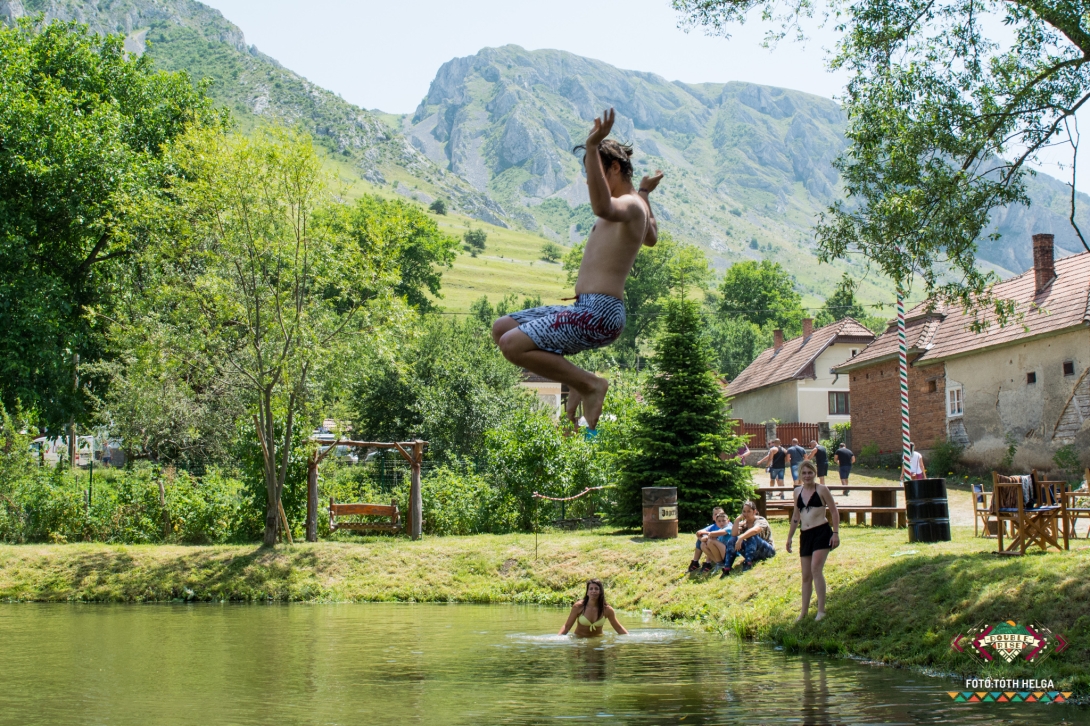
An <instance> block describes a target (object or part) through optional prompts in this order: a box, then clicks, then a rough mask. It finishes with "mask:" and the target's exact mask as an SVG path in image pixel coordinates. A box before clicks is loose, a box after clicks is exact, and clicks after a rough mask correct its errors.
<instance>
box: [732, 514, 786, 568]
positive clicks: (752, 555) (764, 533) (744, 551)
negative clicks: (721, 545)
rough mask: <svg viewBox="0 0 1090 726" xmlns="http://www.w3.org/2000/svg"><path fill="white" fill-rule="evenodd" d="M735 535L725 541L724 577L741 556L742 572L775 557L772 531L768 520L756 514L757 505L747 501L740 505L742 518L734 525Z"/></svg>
mask: <svg viewBox="0 0 1090 726" xmlns="http://www.w3.org/2000/svg"><path fill="white" fill-rule="evenodd" d="M734 532H735V534H734V535H733V536H732V537H730V538H729V539H728V540H727V556H726V557H725V558H724V560H723V574H722V577H726V576H727V575H729V574H730V569H731V567H733V566H734V559H735V558H736V557H737V556H738V555H739V554H740V555H742V572H745V571H746V570H748V569H749V568H751V567H752V566H753V565H754V564H755V563H757V562H760V561H761V560H767V559H769V558H772V557H775V556H776V548H775V547H774V546H773V544H772V529H771V528H769V526H768V520H767V519H765V518H764V517H762V516H760V515H759V514H757V505H756V504H754V503H753V502H751V501H747V502H746V503H745V504H743V505H742V516H741V517H739V518H738V521H736V522H735V523H734Z"/></svg>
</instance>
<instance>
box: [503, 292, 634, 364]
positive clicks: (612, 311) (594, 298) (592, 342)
mask: <svg viewBox="0 0 1090 726" xmlns="http://www.w3.org/2000/svg"><path fill="white" fill-rule="evenodd" d="M510 315H511V317H512V318H514V320H515V322H516V323H518V324H519V330H521V331H522V332H524V333H526V335H528V336H529V337H530V340H532V341H534V345H536V346H537V347H538V348H539V349H540V350H543V351H546V352H547V353H556V354H557V355H573V354H575V353H581V352H582V351H584V350H592V349H594V348H601V347H602V346H604V345H609V344H610V343H612V342H613V341H615V340H617V338H619V337H620V335H621V331H622V330H624V323H625V313H624V302H622V301H621V300H619V299H617V298H615V297H613V296H612V295H601V294H590V295H579V296H577V297H576V299H575V304H574V305H545V306H543V307H540V308H530V309H529V310H519V311H518V312H514V313H511V314H510Z"/></svg>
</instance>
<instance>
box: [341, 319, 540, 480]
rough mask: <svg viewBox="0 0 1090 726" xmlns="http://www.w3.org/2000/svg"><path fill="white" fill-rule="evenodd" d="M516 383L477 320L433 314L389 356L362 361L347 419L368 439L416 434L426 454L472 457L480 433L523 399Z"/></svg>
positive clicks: (475, 454)
mask: <svg viewBox="0 0 1090 726" xmlns="http://www.w3.org/2000/svg"><path fill="white" fill-rule="evenodd" d="M485 304H487V299H485ZM487 322H488V323H489V324H490V323H491V322H492V321H491V319H489V320H488V321H487ZM518 383H519V370H518V368H516V367H514V366H512V365H511V364H510V363H508V362H507V361H506V360H504V358H503V356H502V355H501V354H500V352H499V350H498V349H497V348H496V345H495V344H494V343H493V342H492V338H491V336H490V335H489V333H488V331H487V330H483V329H482V326H481V325H480V324H479V323H478V321H477V320H466V321H456V320H446V319H444V318H442V317H441V316H438V315H432V316H428V317H426V318H425V319H424V320H423V330H422V332H421V334H420V335H419V336H416V337H410V338H409V340H406V341H404V342H403V343H402V344H401V345H400V346H399V347H398V348H397V350H396V353H395V355H394V356H391V357H390V358H388V359H385V360H384V359H382V358H381V357H378V358H377V359H376V360H367V361H365V363H364V369H363V371H362V372H361V376H360V382H359V385H358V386H356V387H355V389H354V393H353V397H354V401H355V403H354V412H353V415H352V418H353V421H354V426H355V428H356V430H358V431H361V432H366V434H365V435H366V436H367V437H369V438H374V439H397V440H405V439H406V438H408V439H414V438H421V439H424V440H426V441H428V442H430V446H429V447H428V451H429V455H430V456H434V457H436V458H438V459H442V460H451V459H471V460H475V459H477V458H479V457H480V456H481V455H482V446H483V436H484V433H485V431H487V430H488V429H490V428H492V427H494V426H497V425H499V423H500V422H501V421H502V420H503V419H504V418H505V417H506V416H508V415H510V413H511V412H512V411H513V410H514V409H516V408H518V407H519V406H520V405H522V404H523V403H524V401H523V398H524V396H523V393H524V392H523V391H522V390H521V389H520V388H519V386H518Z"/></svg>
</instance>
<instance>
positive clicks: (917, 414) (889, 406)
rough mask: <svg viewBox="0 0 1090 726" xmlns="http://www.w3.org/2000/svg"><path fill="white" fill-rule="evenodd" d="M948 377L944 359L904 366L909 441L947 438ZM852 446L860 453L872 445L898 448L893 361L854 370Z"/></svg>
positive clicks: (922, 444)
mask: <svg viewBox="0 0 1090 726" xmlns="http://www.w3.org/2000/svg"><path fill="white" fill-rule="evenodd" d="M945 383H946V379H945V373H944V368H943V366H942V364H938V365H931V366H926V367H920V368H917V367H915V366H911V365H910V366H909V367H908V407H909V416H910V423H911V426H912V440H913V441H914V442H915V443H916V447H917V448H919V449H930V448H931V447H932V446H933V445H934V444H935V443H937V442H939V441H943V440H944V439H945V438H946V385H945ZM850 386H851V415H852V446H853V447H855V448H854V451H855V453H856V454H858V453H859V452H860V451H862V449H863V447H864V446H867V445H870V444H876V445H877V446H878V451H879V453H890V452H893V453H896V452H899V451H900V450H901V397H900V393H899V390H900V384H899V381H898V377H897V361H896V360H891V361H884V362H880V363H876V364H874V365H873V366H870V367H867V368H862V369H860V370H856V371H852V372H851V374H850Z"/></svg>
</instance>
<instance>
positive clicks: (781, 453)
mask: <svg viewBox="0 0 1090 726" xmlns="http://www.w3.org/2000/svg"><path fill="white" fill-rule="evenodd" d="M765 463H768V465H769V466H768V477H769V481H770V484H769V486H773V487H782V486H783V470H784V469H786V468H787V449H785V448H784V447H783V446H780V440H779V439H772V441H770V442H769V444H768V453H767V454H765V455H764V458H763V459H761V460H760V461H758V462H757V466H764V465H765ZM783 498H784V495H783V492H780V499H783Z"/></svg>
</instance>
